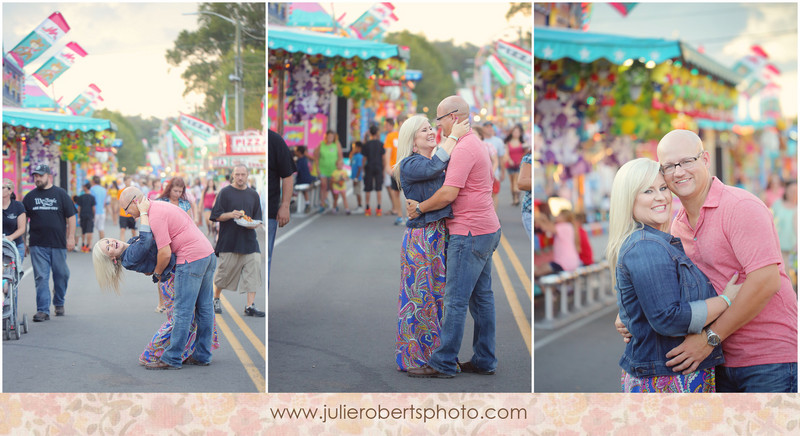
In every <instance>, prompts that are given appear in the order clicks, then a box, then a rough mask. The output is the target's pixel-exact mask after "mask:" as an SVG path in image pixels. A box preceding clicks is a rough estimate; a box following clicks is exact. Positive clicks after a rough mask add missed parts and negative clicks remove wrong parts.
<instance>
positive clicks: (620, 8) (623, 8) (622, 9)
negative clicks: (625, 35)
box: [608, 3, 639, 17]
mask: <svg viewBox="0 0 800 436" xmlns="http://www.w3.org/2000/svg"><path fill="white" fill-rule="evenodd" d="M638 4H639V3H609V4H608V5H609V6H611V7H612V8H614V9H616V10H617V12H619V13H620V14H621V15H622V16H623V17H627V16H628V14H630V13H631V11H632V10H633V8H635V7H636V5H638Z"/></svg>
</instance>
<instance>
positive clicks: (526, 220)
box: [522, 210, 533, 240]
mask: <svg viewBox="0 0 800 436" xmlns="http://www.w3.org/2000/svg"><path fill="white" fill-rule="evenodd" d="M532 224H533V218H532V215H531V211H529V210H523V211H522V226H523V227H525V232H526V233H527V234H528V240H531V225H532Z"/></svg>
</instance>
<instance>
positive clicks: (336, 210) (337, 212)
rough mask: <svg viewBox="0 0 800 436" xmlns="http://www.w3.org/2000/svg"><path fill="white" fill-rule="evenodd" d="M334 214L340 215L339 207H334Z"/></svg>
mask: <svg viewBox="0 0 800 436" xmlns="http://www.w3.org/2000/svg"><path fill="white" fill-rule="evenodd" d="M333 214H334V215H339V208H338V207H334V208H333Z"/></svg>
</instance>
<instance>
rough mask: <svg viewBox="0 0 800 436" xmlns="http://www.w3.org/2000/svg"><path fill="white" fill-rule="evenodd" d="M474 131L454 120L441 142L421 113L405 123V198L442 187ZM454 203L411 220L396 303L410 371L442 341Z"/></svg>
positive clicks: (400, 346) (400, 173) (400, 363)
mask: <svg viewBox="0 0 800 436" xmlns="http://www.w3.org/2000/svg"><path fill="white" fill-rule="evenodd" d="M468 131H469V122H468V120H465V121H464V122H462V123H459V124H455V125H454V126H453V131H452V133H451V135H450V136H448V137H447V138H445V140H444V142H443V143H442V145H441V146H440V147H438V149H437V146H436V130H435V129H434V128H433V127H431V124H430V122H429V121H428V119H427V118H426V117H424V116H422V115H417V116H413V117H411V118H409V119H408V120H407V121H406V122H404V123H403V125H402V126H401V127H400V132H399V134H398V142H397V160H398V162H397V165H395V167H394V177H395V178H396V180H397V182H398V183H397V184H398V186H401V188H402V190H403V192H404V193H405V196H406V198H409V199H412V200H416V201H419V202H421V201H424V200H427V199H428V198H429V197H430V196H431V195H433V193H434V192H436V191H437V190H438V189H439V188H441V187H442V184H443V183H444V170H445V168H447V163H448V161H449V160H450V153H451V152H452V151H453V148H455V146H456V142H457V138H459V137H461V136H463V135H464V134H466V133H467V132H468ZM452 216H453V212H452V209H451V207H450V205H448V206H446V207H445V208H443V209H439V210H431V211H426V212H425V213H424V214H422V215H421V216H418V217H416V218H414V219H409V220H408V221H407V222H406V232H405V235H404V236H403V245H402V247H401V249H400V282H401V283H400V297H399V301H398V305H397V312H398V318H399V321H398V323H397V341H396V343H395V358H396V361H397V368H398V369H399V370H400V371H407V370H408V369H409V368H420V367H422V366H424V365H426V364H427V363H428V358H430V356H431V353H432V352H433V350H435V349H436V348H437V347H438V346H439V345H440V340H439V334H440V329H441V327H440V326H441V320H442V315H443V306H444V285H445V265H446V263H447V262H446V259H445V256H446V250H447V228H446V226H445V218H448V217H452Z"/></svg>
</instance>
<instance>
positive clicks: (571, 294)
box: [534, 262, 617, 329]
mask: <svg viewBox="0 0 800 436" xmlns="http://www.w3.org/2000/svg"><path fill="white" fill-rule="evenodd" d="M538 281H539V286H540V287H541V288H542V294H543V295H544V319H540V320H538V321H535V322H534V326H535V327H536V328H541V329H555V328H558V327H561V326H563V325H565V324H568V323H570V322H573V321H575V320H577V319H580V318H582V317H584V316H586V315H587V314H589V313H592V312H595V311H597V310H599V309H602V308H603V307H606V306H609V305H611V304H616V301H617V300H616V296H615V294H614V290H613V289H612V288H611V273H610V271H609V268H608V264H607V263H606V262H601V263H595V264H592V265H587V266H582V267H579V268H578V269H576V270H575V271H571V272H567V271H563V272H560V273H557V274H550V275H546V276H543V277H541V278H539V280H538ZM556 306H557V307H556ZM556 310H558V313H556Z"/></svg>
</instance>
